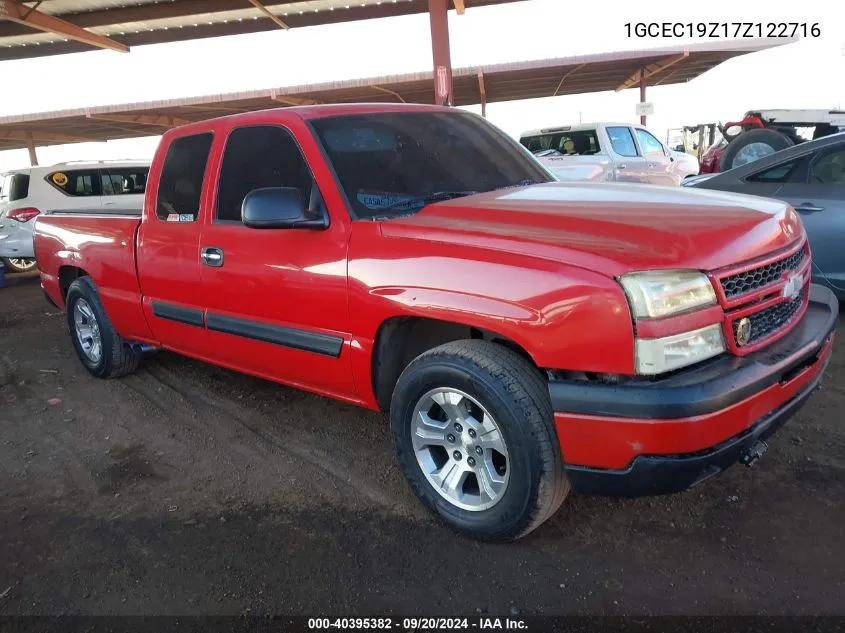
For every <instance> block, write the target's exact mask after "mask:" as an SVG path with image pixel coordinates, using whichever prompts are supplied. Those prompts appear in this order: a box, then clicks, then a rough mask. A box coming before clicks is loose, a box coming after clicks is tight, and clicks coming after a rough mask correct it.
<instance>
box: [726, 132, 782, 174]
mask: <svg viewBox="0 0 845 633" xmlns="http://www.w3.org/2000/svg"><path fill="white" fill-rule="evenodd" d="M752 143H762V144H764V145H768V146H769V147H770V148H771V150H772V153H774V152H779V151H780V150H782V149H786V148H787V147H792V146H793V145H795V143H793V142H792V140H791V139H790V138H789V137H788V136H787V135H786V134H783V133H781V132H778V131H777V130H768V129H757V130H748V131H746V132H741V133H740V134H738V135H737V136H736V137H735V138H734V140H732V141H731V142H730V143H728V146H727V147H726V148H725V153H724V154H722V160H721V171H727V170H729V169H732V168H733V167H734V161H735V160H736V156H737V154H738V153H739V152H740V150H742V149H743V148H745V147H748V146H749V145H751V144H752ZM737 166H739V165H737Z"/></svg>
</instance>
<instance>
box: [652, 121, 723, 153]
mask: <svg viewBox="0 0 845 633" xmlns="http://www.w3.org/2000/svg"><path fill="white" fill-rule="evenodd" d="M722 140H723V139H722V133H721V132H720V131H719V124H718V123H703V124H701V125H686V126H684V127H682V128H673V129H671V130H667V131H666V146H667V147H669V148H670V149H672V150H674V151H676V152H686V153H687V154H690V155H691V156H695V157H696V158H697V159H698V161H699V162H701V159H702V158H703V157H704V154H705V153H706V152H707V150H708V149H710V148H711V147H713V145H715V144H717V143H719V142H720V141H722Z"/></svg>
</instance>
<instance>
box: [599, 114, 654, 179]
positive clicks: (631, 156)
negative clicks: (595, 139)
mask: <svg viewBox="0 0 845 633" xmlns="http://www.w3.org/2000/svg"><path fill="white" fill-rule="evenodd" d="M605 132H606V134H607V139H608V141H609V148H608V152H607V153H608V155H609V156H610V157H611V158H612V159H613V163H614V167H613V175H614V178H613V179H614V180H618V181H620V182H648V181H649V173H648V165H647V163H646V159H645V158H643V157H642V156H640V152H639V150H638V149H637V144H636V142H635V141H634V133H633V132H632V131H631V128H630V127H629V126H627V125H609V126H607V127H606V128H605Z"/></svg>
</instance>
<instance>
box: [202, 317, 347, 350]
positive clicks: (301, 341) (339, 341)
mask: <svg viewBox="0 0 845 633" xmlns="http://www.w3.org/2000/svg"><path fill="white" fill-rule="evenodd" d="M205 321H206V326H207V327H208V329H209V330H214V331H215V332H224V333H225V334H234V335H235V336H242V337H244V338H250V339H254V340H256V341H263V342H265V343H274V344H276V345H282V346H284V347H291V348H293V349H299V350H303V351H305V352H313V353H315V354H322V355H324V356H333V357H335V358H337V357H338V356H340V350H341V348H342V347H343V338H341V337H340V336H332V335H329V334H318V333H316V332H308V331H305V330H299V329H295V328H289V327H281V326H278V325H267V324H266V323H258V322H257V321H249V320H247V319H237V318H235V317H229V316H223V315H222V314H212V313H211V312H209V313H208V314H207V315H206V317H205Z"/></svg>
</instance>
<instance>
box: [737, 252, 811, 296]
mask: <svg viewBox="0 0 845 633" xmlns="http://www.w3.org/2000/svg"><path fill="white" fill-rule="evenodd" d="M806 256H807V253H806V247H805V248H802V249H801V250H799V251H796V252H794V253H793V254H792V255H789V256H787V257H784V258H783V259H780V260H778V261H776V262H772V263H771V264H766V265H765V266H759V267H757V268H752V269H751V270H745V271H743V272H741V273H736V274H734V275H731V276H730V277H723V278H722V279H721V280H720V282H721V284H722V289H723V290H724V291H725V297H726V298H727V299H736V298H737V297H740V296H742V295H744V294H746V293H749V292H753V291H754V290H759V289H760V288H764V287H766V286H768V285H770V284H773V283H775V282H777V281H778V280H780V279H781V278H782V277H783V274H784V273H785V272H786V271H797V270H798V268H799V267H800V266H801V264H802V263H803V262H804V258H805V257H806Z"/></svg>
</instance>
